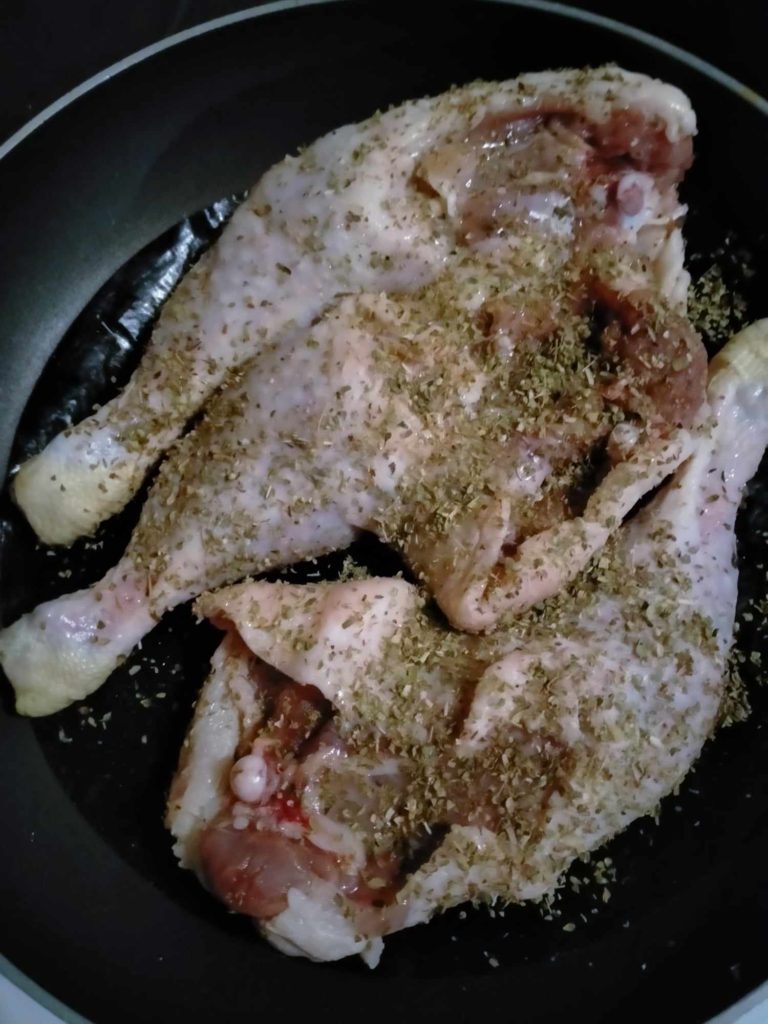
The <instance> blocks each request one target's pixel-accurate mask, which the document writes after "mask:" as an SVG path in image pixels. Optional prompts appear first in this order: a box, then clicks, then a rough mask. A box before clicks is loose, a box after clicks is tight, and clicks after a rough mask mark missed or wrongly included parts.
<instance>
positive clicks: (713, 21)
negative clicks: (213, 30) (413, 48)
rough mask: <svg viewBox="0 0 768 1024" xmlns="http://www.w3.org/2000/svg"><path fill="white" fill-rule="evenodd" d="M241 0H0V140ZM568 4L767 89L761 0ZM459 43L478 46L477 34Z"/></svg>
mask: <svg viewBox="0 0 768 1024" xmlns="http://www.w3.org/2000/svg"><path fill="white" fill-rule="evenodd" d="M414 3H419V0H414ZM251 6H257V5H256V4H253V3H248V0H122V2H117V0H1V2H0V97H2V100H1V101H0V108H1V109H0V139H4V138H6V137H7V136H9V135H10V134H12V133H13V132H14V131H16V129H17V128H19V127H20V126H21V125H22V124H24V122H25V121H27V120H28V119H29V118H30V117H32V116H33V115H34V114H36V113H37V112H38V111H40V110H42V109H43V108H44V107H45V106H47V105H48V104H49V103H51V102H52V101H53V100H55V99H56V98H57V97H58V96H60V95H61V94H62V93H64V92H67V90H69V89H71V88H72V87H73V86H75V85H77V84H78V83H80V82H82V81H83V79H85V78H88V77H89V76H90V75H93V74H95V73H96V72H97V71H101V70H102V69H103V68H105V67H108V66H109V65H110V64H112V63H114V62H115V61H117V60H120V59H121V58H122V57H125V56H127V55H128V54H130V53H133V52H134V51H135V50H138V49H140V48H141V47H143V46H146V45H148V44H149V43H153V42H155V41H156V40H158V39H162V38H163V37H164V36H168V35H171V34H172V33H174V32H179V31H180V30H182V29H185V28H187V27H189V26H190V25H196V24H199V23H200V22H203V21H207V20H208V19H210V18H215V17H218V16H220V15H222V14H228V13H229V12H231V11H237V10H242V9H244V8H246V7H251ZM432 6H433V7H434V10H435V17H436V18H441V17H450V3H449V2H447V3H445V2H444V3H440V2H436V3H433V5H432ZM574 6H576V7H583V8H586V9H588V10H592V11H596V12H598V13H600V14H604V15H607V16H609V17H613V18H617V19H618V20H621V21H625V22H627V23H629V24H632V25H635V26H637V27H639V28H642V29H645V30H646V31H648V32H653V33H654V34H656V35H659V36H662V37H663V38H665V39H668V40H669V41H670V42H673V43H676V44H677V45H678V46H682V47H683V48H685V49H687V50H690V51H692V52H693V53H696V54H698V55H699V56H701V57H704V58H705V59H706V60H709V61H711V62H712V63H714V64H716V65H718V66H719V67H721V68H722V69H723V70H724V71H727V72H729V73H730V74H732V75H734V76H735V77H736V78H739V79H741V81H743V82H744V83H745V84H746V85H749V86H751V87H752V88H753V89H755V90H756V91H758V92H761V93H763V95H766V94H768V57H767V56H766V41H767V40H768V2H766V0H731V2H727V0H664V2H659V0H643V2H642V3H639V2H638V3H634V4H628V3H621V2H620V0H587V2H582V3H580V2H578V0H576V2H575V3H574ZM371 45H372V46H375V41H372V43H371ZM468 45H472V46H482V40H468Z"/></svg>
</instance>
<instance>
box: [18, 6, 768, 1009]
mask: <svg viewBox="0 0 768 1024" xmlns="http://www.w3.org/2000/svg"><path fill="white" fill-rule="evenodd" d="M335 2H345V3H351V2H352V0H271V2H268V3H264V4H261V5H259V6H258V7H248V8H245V9H243V10H241V11H235V12H233V13H231V14H226V15H222V16H221V17H218V18H212V19H209V20H207V21H204V22H201V23H199V24H198V25H192V26H190V27H189V28H186V29H183V30H181V31H180V32H175V33H173V34H172V35H169V36H166V37H164V38H162V39H159V40H156V41H155V42H154V43H150V44H148V45H147V46H144V47H142V48H141V49H139V50H136V51H135V52H134V53H132V54H129V55H128V56H126V57H123V58H122V59H120V60H119V61H115V62H114V63H113V64H110V65H108V66H107V67H106V68H103V69H102V70H101V71H98V72H96V73H95V74H94V75H91V76H90V77H89V78H87V79H85V80H84V81H83V82H81V83H80V84H79V85H76V86H74V87H73V88H72V89H70V90H69V91H67V92H66V93H64V94H63V95H62V96H60V97H59V98H58V99H56V100H54V101H53V102H52V103H50V104H48V105H47V106H46V107H44V108H43V109H42V110H41V111H39V112H38V113H37V114H35V115H34V116H33V117H32V118H30V119H29V120H28V121H26V122H25V123H24V124H23V125H22V126H21V127H20V128H18V129H17V130H16V131H15V132H14V133H13V134H12V135H10V136H9V137H8V138H7V139H6V140H5V141H4V142H2V143H0V160H3V159H4V158H5V157H7V156H8V155H9V154H11V153H12V152H13V151H14V150H15V149H16V148H17V147H18V146H20V145H21V144H22V143H23V142H24V140H25V139H27V138H28V137H29V136H30V135H32V134H33V133H34V132H35V131H37V129H38V128H41V127H43V126H44V125H45V124H46V123H47V122H48V121H50V120H51V119H52V118H54V117H55V116H56V115H57V114H59V113H60V112H61V111H62V110H65V109H66V108H67V107H69V106H71V105H72V104H73V103H75V102H76V101H77V100H78V99H80V98H81V97H82V96H85V95H87V94H88V93H89V92H92V91H93V90H94V89H97V88H98V87H99V86H100V85H103V84H104V83H105V82H107V81H109V80H110V79H112V78H114V77H115V76H117V75H119V74H121V73H122V72H123V71H127V70H128V69H129V68H132V67H134V66H135V65H137V64H140V63H141V62H142V61H144V60H147V59H148V58H151V57H153V56H155V55H157V54H159V53H162V52H164V51H165V50H169V49H171V48H173V47H175V46H178V45H181V44H183V43H187V42H189V41H190V40H192V39H195V38H197V37H198V36H203V35H206V34H208V33H210V32H215V31H217V30H218V29H221V28H227V27H230V26H232V25H236V24H239V23H241V22H245V21H250V20H255V19H256V18H260V17H263V16H267V15H270V14H277V13H281V12H284V11H290V10H301V9H304V8H309V7H318V6H321V5H328V4H330V3H335ZM475 2H481V3H487V4H496V5H499V6H507V7H520V8H523V9H527V10H534V11H540V12H542V13H547V14H553V15H555V16H558V17H561V18H564V19H569V20H571V21H580V22H583V23H586V24H588V25H594V26H595V27H597V28H602V29H605V30H607V31H609V32H613V33H615V34H617V35H621V36H625V37H626V38H629V39H631V40H634V41H636V42H638V43H641V44H642V45H644V46H648V47H650V48H652V49H654V50H657V51H658V52H661V53H663V54H665V55H666V56H668V57H671V58H672V59H673V60H676V61H678V62H680V63H682V64H685V65H687V66H688V67H690V68H692V69H693V70H695V71H698V72H699V73H700V74H702V75H704V76H705V77H707V78H710V79H711V80H713V81H714V82H716V83H717V84H719V85H720V86H722V87H723V88H725V89H727V90H728V91H729V92H731V93H733V94H734V95H735V96H737V97H738V98H739V99H740V100H742V101H743V102H745V103H747V104H749V105H750V106H753V107H755V109H757V110H758V111H759V112H760V113H762V114H764V115H765V116H766V117H768V98H766V97H763V96H762V95H761V94H760V93H758V92H757V91H755V90H754V89H752V88H751V87H750V86H748V85H746V84H745V83H743V82H741V81H740V80H739V79H737V78H736V77H734V76H733V75H730V74H728V73H727V72H725V71H722V70H721V69H720V68H718V67H717V66H716V65H715V64H712V63H711V62H710V61H707V60H704V59H703V58H701V57H698V56H696V54H694V53H691V52H690V51H689V50H686V49H684V48H683V47H680V46H677V45H676V44H674V43H669V42H667V41H666V40H664V39H662V38H660V37H659V36H656V35H654V34H653V33H651V32H646V31H645V30H643V29H639V28H636V27H635V26H633V25H628V24H626V23H625V22H623V21H619V20H618V19H616V18H610V17H607V16H605V15H602V14H596V13H594V12H593V11H589V10H581V9H579V8H575V7H572V6H570V5H569V4H565V3H560V2H558V0H475ZM0 977H3V978H5V979H6V980H7V981H9V982H10V983H11V984H12V985H15V986H16V987H17V988H18V989H20V990H21V991H22V992H24V993H25V994H26V995H27V996H29V997H30V998H31V999H32V1000H33V1001H34V1002H36V1003H38V1004H39V1005H40V1006H41V1007H43V1008H44V1009H46V1010H48V1011H49V1012H50V1013H52V1014H54V1015H55V1016H56V1017H58V1018H59V1019H60V1020H61V1021H62V1024H93V1022H92V1021H90V1020H88V1019H86V1018H85V1017H83V1016H82V1015H81V1014H80V1013H78V1012H77V1011H76V1010H73V1009H72V1008H71V1007H69V1006H67V1005H66V1004H65V1003H63V1002H62V1001H61V1000H59V999H57V998H56V996H54V995H53V994H52V993H50V992H48V991H46V990H45V989H44V988H42V986H40V985H39V984H38V983H37V982H35V981H34V980H33V979H32V978H30V977H29V975H27V974H25V973H24V972H23V971H21V970H20V969H19V968H18V967H16V966H15V965H14V964H13V963H12V962H11V961H10V960H9V959H8V958H7V957H5V956H3V955H1V954H0ZM760 1005H763V1006H768V980H767V981H765V982H764V983H763V984H762V985H759V986H758V987H757V988H755V989H753V990H752V991H751V992H748V993H747V994H746V995H744V996H742V998H741V999H740V1000H739V1001H738V1002H736V1003H734V1004H733V1005H732V1006H730V1007H728V1008H726V1009H725V1010H723V1011H722V1012H721V1013H720V1014H718V1015H717V1016H716V1017H713V1018H711V1019H710V1021H709V1024H739V1022H740V1021H741V1020H742V1018H743V1017H744V1015H745V1014H747V1013H748V1012H749V1011H750V1010H753V1009H756V1008H757V1007H759V1006H760Z"/></svg>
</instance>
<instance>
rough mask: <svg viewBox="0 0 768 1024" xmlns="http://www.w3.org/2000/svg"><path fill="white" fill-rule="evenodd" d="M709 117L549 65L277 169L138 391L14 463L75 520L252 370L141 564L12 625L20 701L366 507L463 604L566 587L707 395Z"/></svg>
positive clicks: (660, 94) (47, 692) (99, 511)
mask: <svg viewBox="0 0 768 1024" xmlns="http://www.w3.org/2000/svg"><path fill="white" fill-rule="evenodd" d="M694 128H695V124H694V118H693V114H692V112H691V110H690V106H689V105H688V103H687V100H686V99H685V97H684V96H683V95H682V94H681V93H679V92H678V91H677V90H675V89H674V88H672V87H670V86H666V85H663V84H662V83H659V82H656V81H653V80H651V79H648V78H645V77H644V76H640V75H634V74H631V73H629V72H624V71H621V70H620V69H617V68H601V69H597V70H587V71H566V72H556V73H555V72H547V73H540V74H534V75H526V76H522V77H521V78H519V79H515V80H514V81H512V82H507V83H501V84H498V83H492V84H487V83H479V84H475V85H471V86H467V87H464V88H462V89H455V90H452V91H451V92H449V93H447V94H445V95H443V96H441V97H438V98H436V99H433V100H424V101H418V102H415V103H409V104H405V105H404V106H402V107H398V108H395V109H394V110H392V111H389V112H388V113H386V114H383V115H377V116H376V117H374V118H373V119H371V120H370V121H369V122H365V123H364V124H363V125H360V126H357V127H353V128H347V129H340V130H339V132H336V133H332V134H331V135H330V136H327V137H326V138H325V139H322V140H320V141H319V142H318V143H316V144H315V146H314V147H310V149H308V150H306V151H305V152H304V153H303V154H302V155H301V156H300V157H299V158H296V159H290V160H288V161H286V162H284V163H283V164H281V165H279V166H278V167H277V168H274V169H273V170H272V171H270V172H268V174H267V175H266V176H265V178H264V179H263V180H262V182H261V183H260V184H259V185H258V186H257V187H256V189H255V190H254V192H253V193H252V195H251V197H250V199H249V200H248V201H247V203H246V204H245V205H244V207H243V208H242V209H241V210H240V211H239V212H238V213H237V214H236V215H235V218H234V219H233V221H232V224H231V225H230V226H229V228H228V229H227V231H226V232H225V234H224V235H223V236H222V239H221V240H220V242H219V243H218V246H217V248H216V249H215V250H213V251H212V252H211V254H210V255H209V256H208V257H206V259H205V261H204V263H201V264H199V265H198V268H196V270H194V271H193V272H192V275H191V276H190V277H189V278H188V279H186V280H185V282H184V283H183V284H182V285H181V286H180V289H179V290H178V292H177V293H176V295H175V296H174V297H173V298H172V299H171V301H170V302H169V304H168V306H167V307H166V309H165V311H164V313H163V316H162V317H161V321H160V323H159V325H158V328H157V330H156V332H155V336H154V338H153V341H152V344H151V346H150V349H149V351H148V352H147V355H146V356H145V360H144V361H143V362H142V364H141V366H140V367H139V370H138V371H137V375H136V376H135V377H134V378H133V379H132V381H131V383H130V384H129V385H128V388H127V389H126V390H125V391H124V392H123V393H122V394H121V395H120V396H118V398H117V399H116V400H115V402H114V403H112V404H111V405H110V406H105V407H104V409H103V410H100V411H99V413H97V415H96V417H95V418H92V419H91V420H89V421H85V422H84V423H83V424H81V425H80V426H79V427H76V428H73V430H72V431H69V432H67V433H65V434H64V435H62V436H61V437H60V438H57V439H56V440H54V442H52V444H51V445H50V446H49V448H47V449H46V450H45V451H44V452H42V453H41V454H40V455H39V456H36V457H35V459H33V460H31V462H30V463H28V464H27V466H25V467H22V469H21V471H20V473H19V475H18V476H17V479H16V484H15V492H16V496H17V500H19V501H20V503H21V504H22V507H23V508H24V509H25V511H26V512H27V514H28V515H29V517H30V519H31V521H32V522H33V523H37V528H38V530H39V532H40V533H41V535H42V536H44V537H47V538H48V539H52V540H57V539H58V540H67V539H71V537H73V536H75V535H76V534H77V533H78V532H82V531H83V530H87V529H90V528H91V527H92V526H93V525H94V524H95V523H96V522H98V521H99V520H100V519H102V518H104V516H105V515H108V514H110V513H111V512H113V511H114V510H115V508H117V507H119V505H120V504H122V502H123V501H124V500H125V499H126V498H127V496H128V495H129V494H130V493H132V491H133V489H134V488H135V486H136V485H137V482H138V480H139V479H140V478H141V476H142V475H143V473H144V472H145V470H146V468H147V467H148V466H149V465H150V464H151V462H152V461H153V460H154V459H155V458H156V457H157V456H158V455H159V454H160V452H161V450H162V449H163V448H165V447H166V446H167V445H168V443H170V441H171V440H172V438H173V437H175V436H176V435H177V434H178V432H179V431H180V430H181V429H182V427H183V424H184V423H185V422H186V419H187V418H188V416H189V415H190V414H191V413H192V412H193V411H194V410H195V409H196V408H197V407H198V406H199V405H200V404H201V403H202V402H203V401H204V400H205V398H206V396H207V395H208V394H209V393H210V391H211V390H212V389H213V388H214V387H215V386H216V385H217V384H219V383H221V381H222V380H223V379H224V377H225V376H227V375H228V376H227V384H226V386H225V387H223V388H222V389H221V390H220V391H218V392H217V393H216V394H215V395H214V396H213V397H212V398H211V399H210V400H209V401H208V404H207V406H206V410H205V413H204V415H203V417H202V419H201V421H200V423H199V424H198V425H197V426H196V427H195V429H194V430H192V431H191V432H190V433H189V434H188V435H186V437H184V438H183V439H182V440H181V441H180V442H178V443H176V445H175V446H174V447H173V449H172V451H171V452H170V454H169V457H168V458H167V459H166V461H165V462H164V463H163V465H162V466H161V468H160V472H159V475H158V478H157V481H156V483H155V484H154V486H153V488H152V490H151V492H150V495H149V497H148V499H147V502H146V504H145V507H144V509H143V512H142V515H141V519H140V522H139V524H138V526H137V529H136V531H135V533H134V536H133V538H132V540H131V542H130V544H129V546H128V550H127V551H126V554H125V556H124V557H123V559H122V560H121V561H120V562H119V563H118V565H117V566H116V567H115V568H113V569H112V570H111V571H110V572H109V573H108V574H107V575H106V577H105V578H104V579H103V580H102V581H100V582H99V583H97V584H95V585H94V587H92V588H90V589H89V590H86V591H80V592H78V593H76V594H72V595H67V596H65V597H63V598H59V599H58V600H55V601H52V602H48V603H46V604H44V605H41V606H40V607H39V608H37V609H35V610H34V611H33V612H31V613H29V614H28V615H26V616H23V617H22V618H21V619H20V620H19V621H18V622H16V623H15V624H13V625H12V626H10V627H9V628H8V629H6V630H5V631H3V633H2V634H0V661H2V664H3V667H4V669H5V671H6V674H7V675H8V677H9V679H10V680H11V682H12V684H13V685H14V687H15V689H16V694H17V707H18V709H19V710H20V711H22V712H23V713H27V714H46V713H50V712H52V711H55V710H57V709H58V708H60V707H63V706H65V705H66V704H67V703H69V702H71V701H72V700H75V699H78V698H79V697H83V696H86V695H87V694H88V693H90V692H92V691H93V690H94V689H95V688H96V687H97V686H99V685H100V684H101V683H102V682H103V681H104V680H105V679H106V678H107V677H108V675H109V674H110V672H111V671H112V670H113V669H114V668H115V666H116V665H117V664H119V662H120V661H121V660H122V659H123V658H124V657H126V656H127V655H128V654H129V653H130V651H131V649H132V648H133V646H134V645H135V644H136V643H137V642H138V641H139V640H140V639H141V637H142V636H143V635H144V634H145V633H146V632H147V631H148V630H149V629H151V628H152V626H153V625H154V623H155V622H156V621H157V619H158V617H159V616H161V615H162V614H163V613H164V612H165V611H166V610H167V609H169V608H170V607H173V606H174V605H176V604H178V603H179V602H181V601H185V600H188V599H190V598H191V597H194V596H196V595H197V594H199V593H201V592H202V591H203V590H205V589H207V588H212V587H217V586H221V585H223V584H226V583H229V582H233V581H235V580H238V579H241V578H243V577H244V576H246V575H249V574H254V573H258V572H263V571H265V570H267V569H269V568H273V567H275V566H278V565H285V564H290V563H291V562H295V561H297V560H300V559H302V558H306V557H311V556H314V555H317V554H320V553H323V552H326V551H329V550H334V549H338V548H343V547H345V546H346V545H347V544H349V542H350V541H351V540H352V539H353V538H354V536H355V535H356V532H357V531H359V530H373V531H375V532H377V533H378V534H379V535H380V536H382V537H384V538H385V539H387V540H389V541H391V542H392V543H393V544H394V545H395V546H396V547H397V548H398V549H399V550H400V551H401V552H402V553H403V554H404V556H405V558H406V559H407V561H409V562H410V564H411V565H412V566H413V567H414V568H415V569H416V570H417V572H418V573H419V574H420V576H421V577H422V579H423V580H424V582H425V583H426V584H427V586H428V588H429V589H430V590H431V591H432V592H433V593H434V594H435V596H436V597H437V599H438V601H439V602H440V604H441V605H442V607H443V609H444V610H445V612H446V614H447V615H448V616H449V618H450V619H451V621H452V622H453V623H454V624H455V625H457V626H459V627H460V628H463V629H466V630H471V631H482V630H489V629H491V628H493V626H494V625H495V623H496V622H498V621H499V619H500V617H502V616H504V615H506V614H509V613H520V612H523V611H525V609H526V608H528V607H530V606H531V605H533V604H535V603H537V602H539V601H541V600H542V599H543V598H545V597H548V596H551V595H553V594H556V593H557V592H558V591H559V590H560V589H561V588H562V587H563V586H564V585H565V584H567V582H568V581H569V579H571V578H573V576H574V575H575V574H576V573H577V572H578V571H579V570H580V569H581V568H582V567H583V566H584V565H585V564H586V562H587V561H588V559H589V558H590V557H591V556H592V555H593V554H594V553H595V552H596V551H598V550H599V549H600V548H601V547H602V545H604V544H605V543H606V541H607V539H608V538H609V537H610V535H611V534H612V532H613V531H614V530H615V529H616V528H617V527H618V526H619V525H620V524H621V522H622V520H623V517H624V516H625V515H626V513H627V512H628V511H629V510H630V509H631V508H632V506H633V505H634V504H635V503H636V502H637V500H638V499H639V498H640V497H641V496H642V495H643V494H644V493H645V492H647V491H648V490H650V489H651V488H653V487H654V486H656V485H657V484H658V483H660V482H661V481H662V480H663V479H664V478H665V477H666V476H667V475H669V473H671V472H672V471H673V470H674V469H675V467H676V466H677V465H678V464H679V463H680V462H681V461H682V460H683V459H684V458H685V457H686V456H687V454H688V453H689V452H690V451H691V450H692V444H693V433H692V431H693V432H695V430H696V428H697V426H698V425H699V424H700V423H701V422H702V421H703V419H704V418H706V415H707V409H706V402H705V399H704V385H705V380H706V357H705V354H704V350H703V347H702V345H701V341H700V339H699V338H698V336H697V335H696V334H695V332H694V331H693V330H692V328H691V326H690V324H689V323H688V321H687V320H686V317H685V311H684V307H685V295H686V289H687V275H686V273H685V270H684V268H683V264H682V252H683V245H682V235H681V231H680V222H681V218H682V215H683V213H684V208H683V207H681V206H680V204H679V200H678V197H677V190H676V185H677V182H678V181H679V180H680V178H681V177H682V175H683V173H684V171H685V169H686V168H687V166H688V165H689V163H690V160H691V136H692V132H693V131H694ZM264 261H267V262H264ZM276 275H277V276H276ZM324 309H325V312H323V310H324ZM246 360H250V361H248V362H246ZM235 367H240V368H239V369H237V370H235ZM180 396H181V397H180ZM53 478H55V486H56V501H55V502H52V501H51V500H50V495H49V493H48V490H49V483H50V481H51V480H52V479H53ZM84 479H87V481H88V482H87V484H83V480H84ZM62 486H63V487H64V490H63V491H62V490H61V487H62ZM61 495H64V505H63V506H62V507H59V499H60V496H61ZM36 507H39V508H40V509H42V510H43V512H46V514H47V512H50V511H51V510H55V511H54V515H53V519H54V520H55V522H56V523H57V524H62V529H63V532H62V534H61V535H59V536H54V535H53V534H52V533H50V531H49V530H48V527H46V526H44V525H42V519H40V518H39V517H38V518H37V519H36V518H35V517H36V513H35V511H34V509H35V508H36ZM46 510H47V511H46Z"/></svg>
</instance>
